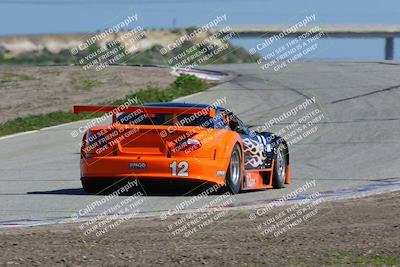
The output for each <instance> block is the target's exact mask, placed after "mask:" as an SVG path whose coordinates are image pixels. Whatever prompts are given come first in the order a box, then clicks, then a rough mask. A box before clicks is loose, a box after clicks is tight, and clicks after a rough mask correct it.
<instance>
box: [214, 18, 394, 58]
mask: <svg viewBox="0 0 400 267" xmlns="http://www.w3.org/2000/svg"><path fill="white" fill-rule="evenodd" d="M315 26H317V25H307V26H304V27H301V28H298V30H297V31H296V32H291V33H288V34H287V35H286V36H285V37H298V36H300V35H302V34H304V33H306V32H308V31H310V30H311V29H312V28H314V27H315ZM318 26H319V28H320V32H323V33H324V35H323V36H321V37H322V38H384V39H385V59H386V60H393V59H394V38H396V37H400V25H318ZM290 27H291V25H256V26H251V25H241V26H229V29H230V30H229V31H228V32H231V33H233V34H234V35H233V36H234V37H236V38H241V37H261V38H264V37H270V36H273V35H278V34H279V33H281V32H283V31H284V30H286V29H288V28H290ZM226 28H227V26H226V25H225V26H220V27H214V28H212V29H211V30H210V31H211V32H212V33H214V32H218V31H221V30H223V29H225V30H226Z"/></svg>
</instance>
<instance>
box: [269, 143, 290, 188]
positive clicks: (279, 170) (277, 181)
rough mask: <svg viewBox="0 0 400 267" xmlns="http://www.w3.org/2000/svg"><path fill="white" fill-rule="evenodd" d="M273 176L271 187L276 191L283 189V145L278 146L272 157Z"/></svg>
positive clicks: (284, 162) (285, 164)
mask: <svg viewBox="0 0 400 267" xmlns="http://www.w3.org/2000/svg"><path fill="white" fill-rule="evenodd" d="M274 161H275V163H274V174H273V177H272V186H273V187H274V188H276V189H279V188H283V187H284V184H285V180H286V166H287V161H286V149H285V145H284V144H282V143H281V144H279V146H278V148H277V149H276V152H275V155H274Z"/></svg>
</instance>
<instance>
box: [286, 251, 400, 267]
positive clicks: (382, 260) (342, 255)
mask: <svg viewBox="0 0 400 267" xmlns="http://www.w3.org/2000/svg"><path fill="white" fill-rule="evenodd" d="M316 263H318V264H319V265H329V266H330V265H334V266H336V265H340V266H359V265H362V266H364V265H368V266H382V265H385V266H397V265H399V264H400V257H399V256H388V255H373V254H371V255H365V256H360V255H354V254H352V253H349V252H331V253H327V254H326V255H324V256H321V258H315V259H310V258H307V259H303V258H302V259H300V258H296V259H292V260H291V261H290V264H294V265H315V264H316Z"/></svg>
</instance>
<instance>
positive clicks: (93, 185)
mask: <svg viewBox="0 0 400 267" xmlns="http://www.w3.org/2000/svg"><path fill="white" fill-rule="evenodd" d="M81 182H82V187H83V190H85V192H86V193H90V194H96V193H98V192H100V191H101V190H102V188H101V187H100V186H99V183H98V182H97V181H94V180H86V179H82V180H81Z"/></svg>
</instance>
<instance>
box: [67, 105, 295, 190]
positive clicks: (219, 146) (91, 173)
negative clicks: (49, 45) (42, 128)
mask: <svg viewBox="0 0 400 267" xmlns="http://www.w3.org/2000/svg"><path fill="white" fill-rule="evenodd" d="M73 111H74V113H80V112H102V113H107V114H106V115H107V116H108V115H110V116H112V119H113V123H112V124H111V125H109V126H96V127H88V129H87V130H86V132H85V133H84V136H83V140H82V148H81V163H80V165H81V181H82V186H83V188H84V189H85V190H86V191H88V192H97V191H99V190H101V188H99V184H101V183H102V182H107V181H113V180H116V179H117V180H118V179H128V180H129V179H139V181H150V180H151V181H160V182H161V181H172V180H173V181H182V182H183V181H190V182H200V183H207V184H218V185H220V186H225V187H226V188H227V189H228V190H229V191H230V192H232V193H238V192H239V191H240V190H250V189H262V188H282V187H283V185H284V184H285V183H286V184H288V183H290V167H289V151H288V147H287V144H286V142H285V140H283V138H281V137H279V136H276V135H274V134H272V133H268V132H255V131H253V130H251V129H249V128H248V127H246V126H245V125H244V124H243V123H242V121H240V120H239V119H238V118H237V116H236V115H234V114H233V113H232V112H231V111H230V110H228V109H226V108H223V107H218V106H211V105H202V104H187V103H159V104H146V105H143V106H135V107H126V106H120V107H106V106H74V109H73Z"/></svg>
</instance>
